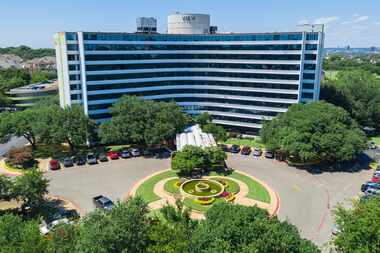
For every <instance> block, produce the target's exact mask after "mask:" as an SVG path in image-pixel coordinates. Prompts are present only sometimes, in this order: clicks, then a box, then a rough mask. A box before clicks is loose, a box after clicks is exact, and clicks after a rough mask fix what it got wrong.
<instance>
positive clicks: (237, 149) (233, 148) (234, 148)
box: [230, 144, 240, 154]
mask: <svg viewBox="0 0 380 253" xmlns="http://www.w3.org/2000/svg"><path fill="white" fill-rule="evenodd" d="M230 152H231V153H235V154H237V153H239V152H240V146H239V145H235V144H234V145H232V146H231V148H230Z"/></svg>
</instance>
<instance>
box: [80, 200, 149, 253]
mask: <svg viewBox="0 0 380 253" xmlns="http://www.w3.org/2000/svg"><path fill="white" fill-rule="evenodd" d="M147 213H148V207H147V205H146V204H145V203H144V202H143V201H142V199H141V198H138V197H137V198H132V199H129V200H128V201H127V203H125V204H124V203H118V204H116V205H115V206H114V208H113V209H112V210H111V211H110V212H106V211H99V210H96V211H94V212H92V213H90V214H89V215H88V216H86V217H85V218H84V219H83V221H82V222H81V224H80V228H79V230H80V231H79V232H80V238H79V240H78V244H77V250H76V251H77V252H83V253H86V252H91V253H92V252H99V253H102V252H104V253H108V252H144V250H145V248H146V247H147V245H148V229H149V218H148V217H147Z"/></svg>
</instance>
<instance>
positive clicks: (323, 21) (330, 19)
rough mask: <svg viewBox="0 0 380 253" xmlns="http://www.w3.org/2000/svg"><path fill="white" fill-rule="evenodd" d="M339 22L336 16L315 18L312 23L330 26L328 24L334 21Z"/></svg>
mask: <svg viewBox="0 0 380 253" xmlns="http://www.w3.org/2000/svg"><path fill="white" fill-rule="evenodd" d="M337 20H339V17H337V16H333V17H321V18H317V19H315V20H314V21H313V24H325V25H326V24H330V23H333V22H335V21H337Z"/></svg>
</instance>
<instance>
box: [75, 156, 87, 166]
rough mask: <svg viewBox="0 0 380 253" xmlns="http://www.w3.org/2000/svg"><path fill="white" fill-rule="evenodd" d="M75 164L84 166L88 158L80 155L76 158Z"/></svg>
mask: <svg viewBox="0 0 380 253" xmlns="http://www.w3.org/2000/svg"><path fill="white" fill-rule="evenodd" d="M75 164H76V165H78V166H82V165H85V164H86V158H85V157H83V156H78V157H76V158H75Z"/></svg>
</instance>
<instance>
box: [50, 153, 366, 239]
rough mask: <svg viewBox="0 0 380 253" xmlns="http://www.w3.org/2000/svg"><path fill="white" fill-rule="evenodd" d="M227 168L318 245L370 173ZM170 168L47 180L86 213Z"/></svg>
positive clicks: (245, 164)
mask: <svg viewBox="0 0 380 253" xmlns="http://www.w3.org/2000/svg"><path fill="white" fill-rule="evenodd" d="M228 164H229V165H230V166H231V167H232V168H235V169H238V170H241V171H243V172H246V173H248V174H251V175H252V176H254V177H257V178H258V179H260V180H262V181H264V182H265V183H267V184H268V185H269V187H271V188H272V189H273V190H274V191H275V192H277V193H278V195H279V197H280V202H281V204H280V210H279V213H278V216H279V217H280V219H282V220H285V219H287V220H289V221H290V222H291V223H293V224H294V225H296V226H297V227H298V228H299V229H300V230H301V233H302V235H303V236H304V237H306V238H308V239H311V240H313V241H314V242H316V243H317V244H318V245H320V246H323V245H324V244H325V243H327V242H328V240H329V239H330V236H331V226H332V223H333V221H332V216H331V210H332V209H333V208H334V206H336V204H337V203H338V202H343V203H344V204H348V203H349V200H350V199H352V198H353V197H355V196H357V195H358V194H359V192H360V185H361V184H362V183H363V182H364V181H366V180H368V178H370V174H371V171H367V170H362V171H359V172H354V173H349V172H347V173H346V172H334V173H327V172H325V173H321V174H317V175H313V174H311V173H309V172H307V171H304V170H299V169H296V168H292V167H289V166H287V165H286V164H284V163H279V162H277V161H273V160H270V159H265V158H255V157H253V156H252V155H250V156H242V155H239V154H237V155H234V154H229V155H228ZM168 168H170V160H168V159H154V158H142V157H139V158H131V159H126V160H123V159H119V160H115V161H109V162H106V163H100V164H97V165H92V166H90V165H85V166H81V167H77V166H75V167H72V168H63V169H62V170H60V171H49V172H47V173H46V174H45V176H46V177H47V178H48V179H49V180H50V186H49V191H50V194H53V195H58V196H62V197H64V198H66V199H68V200H70V201H72V202H73V203H75V204H77V205H78V206H79V207H80V209H81V214H85V213H87V212H89V211H91V210H92V209H93V208H94V206H93V204H92V198H93V197H94V196H96V195H99V194H103V195H105V196H108V197H110V198H111V199H112V200H114V201H116V200H121V199H124V198H125V197H126V195H127V193H128V192H129V191H130V189H131V188H132V186H133V185H134V184H135V183H136V182H137V181H139V180H141V179H143V178H145V177H147V176H148V175H150V174H152V173H154V172H157V171H160V170H164V169H168Z"/></svg>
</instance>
